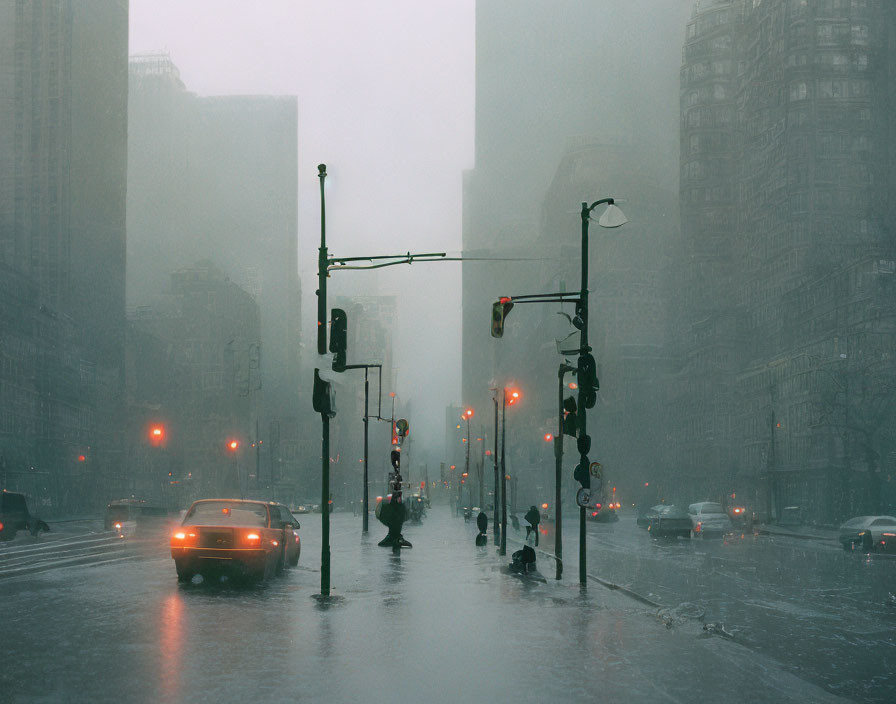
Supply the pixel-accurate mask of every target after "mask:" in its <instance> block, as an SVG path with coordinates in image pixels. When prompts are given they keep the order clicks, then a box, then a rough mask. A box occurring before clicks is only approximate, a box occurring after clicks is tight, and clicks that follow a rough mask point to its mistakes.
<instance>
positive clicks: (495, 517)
mask: <svg viewBox="0 0 896 704" xmlns="http://www.w3.org/2000/svg"><path fill="white" fill-rule="evenodd" d="M492 391H494V392H495V395H494V396H493V397H492V401H494V403H495V449H494V452H493V456H494V459H495V495H494V498H493V500H492V504H493V505H494V510H493V511H492V514H493V520H494V526H495V527H494V529H493V531H492V532H493V533H494V534H495V545H497V544H498V539H499V537H500V535H501V526H500V524H499V523H498V390H497V389H492Z"/></svg>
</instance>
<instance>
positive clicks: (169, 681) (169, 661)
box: [159, 592, 184, 702]
mask: <svg viewBox="0 0 896 704" xmlns="http://www.w3.org/2000/svg"><path fill="white" fill-rule="evenodd" d="M159 626H160V628H161V635H160V638H159V646H160V648H161V652H160V655H161V670H162V671H161V676H160V677H159V680H160V682H161V685H162V692H161V694H162V700H163V701H166V702H177V701H180V700H181V687H182V684H183V677H182V675H183V672H182V667H183V655H184V653H183V645H184V600H183V597H182V596H181V594H180V593H179V592H174V593H172V594H169V595H168V596H167V597H166V598H165V600H164V601H163V602H162V613H161V618H160V619H159Z"/></svg>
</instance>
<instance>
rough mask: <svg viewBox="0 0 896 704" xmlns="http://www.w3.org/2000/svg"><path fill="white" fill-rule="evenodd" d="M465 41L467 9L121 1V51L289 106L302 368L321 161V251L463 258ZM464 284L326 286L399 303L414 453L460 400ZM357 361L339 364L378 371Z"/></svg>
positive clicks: (281, 0)
mask: <svg viewBox="0 0 896 704" xmlns="http://www.w3.org/2000/svg"><path fill="white" fill-rule="evenodd" d="M474 32H475V27H474V0H427V2H425V3H420V2H415V1H414V0H389V2H381V3H362V2H352V1H350V0H328V2H326V3H311V2H306V1H304V0H303V1H301V2H296V1H295V0H265V2H263V3H257V4H256V3H246V2H244V1H241V2H238V1H236V0H190V2H183V0H131V3H130V49H129V51H130V53H131V54H136V53H140V52H158V51H167V52H168V53H169V54H170V56H171V59H172V61H173V62H174V63H175V65H177V66H178V68H179V69H180V72H181V78H182V79H183V81H184V83H185V84H186V86H187V89H188V90H190V91H192V92H195V93H197V94H199V95H233V94H245V95H254V94H291V95H297V96H298V102H299V140H298V142H299V276H300V277H301V280H302V297H303V316H302V326H303V327H302V336H303V342H304V349H303V356H304V359H305V361H306V362H314V361H315V359H316V350H315V327H316V325H315V317H316V308H315V306H316V299H315V296H314V291H315V289H316V287H317V282H316V271H317V261H316V258H317V247H318V245H319V238H320V224H319V217H320V207H319V190H318V180H317V164H318V163H321V162H324V163H326V164H327V166H328V172H329V177H328V189H327V244H328V248H329V250H330V253H331V254H335V255H345V256H359V255H367V254H392V253H399V252H402V253H403V252H406V251H408V250H410V251H411V252H432V251H449V252H452V251H453V252H457V251H459V250H460V247H461V212H462V207H461V172H462V170H463V169H467V168H470V167H471V166H472V161H473V114H474V62H475V50H474ZM187 264H189V262H187ZM460 282H461V276H460V265H459V264H430V265H426V264H417V265H413V266H411V267H407V266H399V267H394V268H392V269H386V270H385V271H383V272H381V273H379V274H375V273H366V272H361V273H343V274H340V275H334V277H332V278H331V279H330V283H329V293H330V295H331V296H332V295H339V294H352V293H359V292H362V290H363V293H367V294H383V295H390V294H392V295H396V296H398V297H399V321H398V323H399V324H398V328H397V331H396V335H395V338H394V344H395V358H396V362H395V364H396V366H397V367H398V369H399V371H398V374H397V377H398V389H396V391H397V392H398V394H399V396H400V397H403V398H405V399H409V400H410V399H414V412H415V414H416V415H417V417H415V418H414V419H411V422H412V424H413V427H414V430H415V431H416V432H415V438H416V439H417V441H418V443H419V444H418V445H417V447H418V448H421V449H422V448H424V447H427V446H431V445H441V444H442V439H443V429H442V423H443V422H444V406H445V405H447V404H448V403H451V402H455V401H459V393H460V390H459V389H460V379H459V376H460V343H461V340H460V329H461V326H460V321H461V308H460ZM452 292H455V293H456V295H452ZM264 324H266V325H268V324H271V323H270V321H264ZM349 324H351V321H349ZM360 354H361V351H352V350H350V351H349V355H348V357H349V359H348V361H349V362H350V363H351V362H369V361H374V360H369V359H359V358H358V356H356V355H360ZM309 382H310V380H309ZM337 407H338V399H337Z"/></svg>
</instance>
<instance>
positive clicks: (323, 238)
mask: <svg viewBox="0 0 896 704" xmlns="http://www.w3.org/2000/svg"><path fill="white" fill-rule="evenodd" d="M317 177H318V179H320V249H319V250H318V256H317V353H318V354H319V355H325V354H326V353H327V262H328V259H329V258H328V257H327V227H326V222H327V220H326V209H325V201H324V181H325V180H326V178H327V165H326V164H318V167H317ZM320 420H321V443H320V444H321V448H320V455H321V457H320V462H321V469H320V473H321V482H320V484H321V501H320V506H321V510H320V537H321V540H320V594H321V596H330V417H329V415H327V414H326V413H321V414H320Z"/></svg>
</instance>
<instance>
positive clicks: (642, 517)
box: [636, 504, 666, 528]
mask: <svg viewBox="0 0 896 704" xmlns="http://www.w3.org/2000/svg"><path fill="white" fill-rule="evenodd" d="M664 508H666V507H665V506H664V505H663V504H657V505H656V506H651V507H650V508H649V509H647V510H646V511H644V512H643V513H639V514H638V518H637V520H636V522H637V524H638V527H639V528H646V527H647V526H649V525H650V519H651V518H654V517H655V516H656V514H657V511H659V510H660V509H664Z"/></svg>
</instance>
